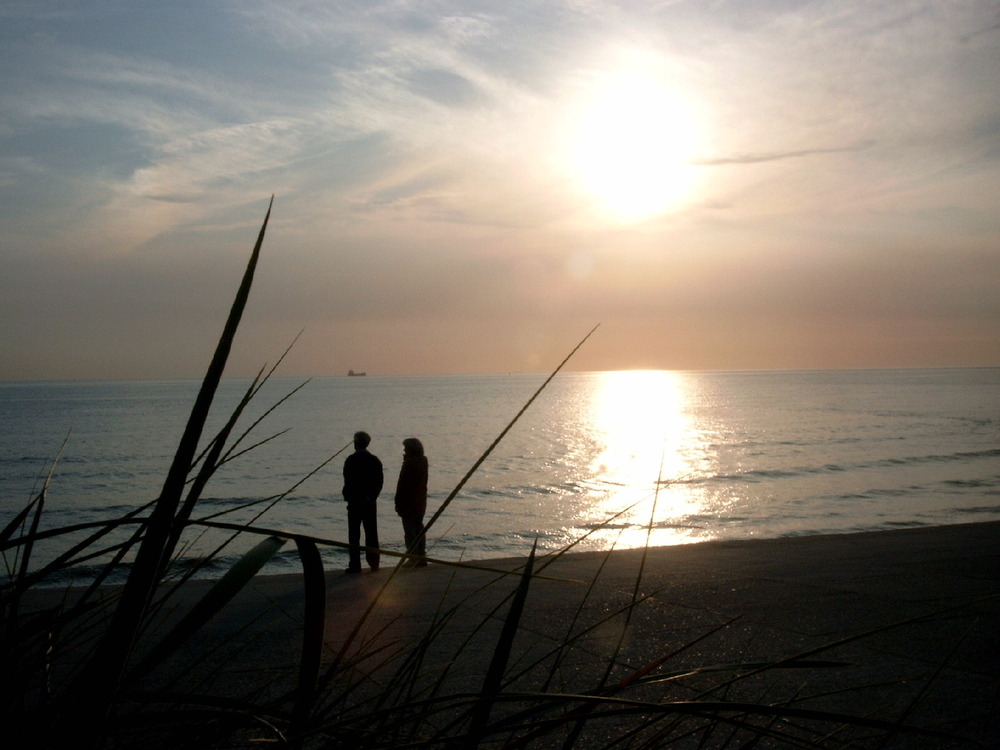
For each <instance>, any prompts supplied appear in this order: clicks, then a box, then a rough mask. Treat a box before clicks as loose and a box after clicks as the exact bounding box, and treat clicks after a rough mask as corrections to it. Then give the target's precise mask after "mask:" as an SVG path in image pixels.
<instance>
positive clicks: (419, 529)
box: [403, 516, 426, 564]
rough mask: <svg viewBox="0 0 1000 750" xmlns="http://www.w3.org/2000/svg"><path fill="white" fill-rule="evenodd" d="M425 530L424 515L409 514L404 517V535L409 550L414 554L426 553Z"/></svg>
mask: <svg viewBox="0 0 1000 750" xmlns="http://www.w3.org/2000/svg"><path fill="white" fill-rule="evenodd" d="M423 531H424V519H423V517H422V516H407V517H404V518H403V536H404V538H405V540H406V550H407V552H411V553H412V554H414V555H423V554H424V549H425V545H424V536H423ZM418 564H419V563H418ZM423 564H426V563H423Z"/></svg>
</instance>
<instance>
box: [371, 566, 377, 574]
mask: <svg viewBox="0 0 1000 750" xmlns="http://www.w3.org/2000/svg"><path fill="white" fill-rule="evenodd" d="M371 569H372V573H378V565H372V566H371Z"/></svg>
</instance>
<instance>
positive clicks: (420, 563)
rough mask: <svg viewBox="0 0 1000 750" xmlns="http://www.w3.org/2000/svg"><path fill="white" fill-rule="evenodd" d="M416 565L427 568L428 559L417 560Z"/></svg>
mask: <svg viewBox="0 0 1000 750" xmlns="http://www.w3.org/2000/svg"><path fill="white" fill-rule="evenodd" d="M416 565H417V567H418V568H426V567H427V561H426V560H417V563H416Z"/></svg>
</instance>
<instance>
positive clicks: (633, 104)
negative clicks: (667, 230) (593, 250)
mask: <svg viewBox="0 0 1000 750" xmlns="http://www.w3.org/2000/svg"><path fill="white" fill-rule="evenodd" d="M561 131H562V137H563V138H564V140H563V142H562V144H561V146H560V150H561V152H562V160H563V162H564V168H565V169H567V171H568V172H569V173H570V176H571V179H572V180H573V182H574V183H575V184H576V185H577V186H578V187H579V189H580V190H581V192H583V193H584V194H586V195H588V196H589V197H591V198H592V199H593V200H594V201H596V204H597V207H598V208H599V209H600V210H601V211H603V212H604V213H606V214H608V215H609V216H612V217H615V218H618V219H622V220H640V219H644V218H648V217H651V216H654V215H657V214H660V213H664V212H666V211H669V210H671V209H673V208H676V207H677V206H678V205H680V204H681V203H683V202H684V201H685V200H686V199H687V198H688V197H690V196H691V194H692V192H693V190H694V188H695V186H696V183H697V178H698V173H699V170H698V168H697V166H695V165H694V163H693V162H694V159H695V158H696V154H697V151H698V148H699V127H698V121H697V117H696V115H695V112H694V109H693V107H692V106H691V104H690V103H689V102H688V101H686V100H685V99H684V98H682V97H681V96H679V95H678V94H677V93H675V92H674V91H672V90H671V89H670V88H669V86H667V85H666V84H665V83H664V82H663V81H662V80H660V79H658V78H657V77H656V76H655V75H652V74H649V73H647V72H644V71H642V70H630V71H625V72H619V73H616V74H613V75H609V76H605V77H603V78H602V79H601V80H600V81H598V82H596V83H594V84H593V85H592V86H591V87H590V88H589V90H588V91H587V92H586V93H585V94H584V95H582V96H581V97H580V99H579V100H578V101H577V102H576V103H575V104H574V105H573V106H572V107H570V112H569V116H568V117H567V118H566V119H565V120H564V121H563V125H562V127H561Z"/></svg>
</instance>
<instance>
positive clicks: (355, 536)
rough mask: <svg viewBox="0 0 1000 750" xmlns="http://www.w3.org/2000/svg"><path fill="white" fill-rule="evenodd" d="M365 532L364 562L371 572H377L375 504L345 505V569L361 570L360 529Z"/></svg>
mask: <svg viewBox="0 0 1000 750" xmlns="http://www.w3.org/2000/svg"><path fill="white" fill-rule="evenodd" d="M362 528H364V530H365V547H370V548H371V549H367V550H365V561H366V562H367V563H368V566H369V567H370V568H371V569H372V570H378V563H379V553H378V546H379V543H378V515H377V512H376V506H375V503H348V504H347V543H348V544H350V545H351V547H350V549H349V550H348V564H347V567H348V568H349V569H351V570H361V546H360V545H361V529H362Z"/></svg>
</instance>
